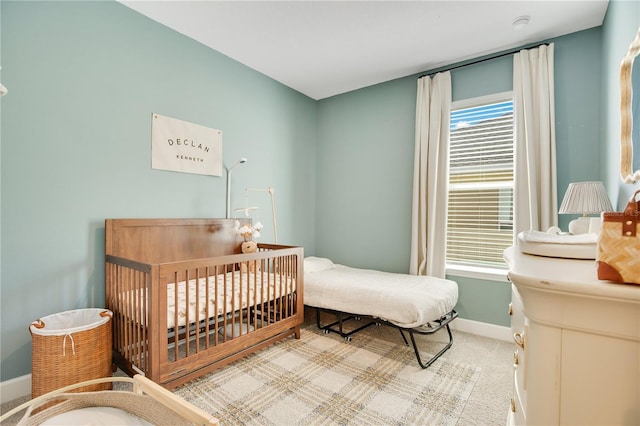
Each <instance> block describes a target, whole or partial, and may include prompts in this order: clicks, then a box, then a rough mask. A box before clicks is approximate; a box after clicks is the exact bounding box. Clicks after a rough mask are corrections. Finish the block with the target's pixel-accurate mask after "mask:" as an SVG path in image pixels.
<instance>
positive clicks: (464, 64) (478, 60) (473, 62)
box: [418, 43, 549, 78]
mask: <svg viewBox="0 0 640 426" xmlns="http://www.w3.org/2000/svg"><path fill="white" fill-rule="evenodd" d="M544 45H547V46H548V45H549V43H537V44H531V45H525V46H522V47H518V48H514V49H511V50H507V51H504V52H501V53H497V54H495V55H492V56H487V57H484V58H482V59H476V60H471V62H466V63H462V64H460V65H454V66H452V67H449V68H446V67H443V68H440V69H438V68H436V70H437V71H435V70H434V71H431V72H428V73H426V74H422V75H421V76H420V77H418V78H422V77H427V76H432V75H435V74H438V73H439V72H444V71H451V70H455V69H458V68H464V67H467V66H469V65H475V64H479V63H481V62H486V61H491V60H493V59H498V58H502V57H504V56H509V55H513V54H514V53H518V52H520V51H521V50H525V49H535V48H538V47H540V46H544Z"/></svg>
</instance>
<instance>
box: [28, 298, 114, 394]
mask: <svg viewBox="0 0 640 426" xmlns="http://www.w3.org/2000/svg"><path fill="white" fill-rule="evenodd" d="M112 316H113V313H112V312H111V311H109V310H105V309H78V310H74V311H66V312H61V313H58V314H53V315H49V316H47V317H43V318H41V319H39V320H36V321H34V322H33V323H31V325H30V326H29V331H30V333H31V339H32V350H31V352H32V359H31V397H32V398H36V397H38V396H40V395H43V394H45V393H47V392H50V391H52V390H55V389H59V388H61V387H63V386H67V385H72V384H75V383H79V382H83V381H86V380H91V379H99V378H103V377H111V375H112V371H113V370H112V366H111V338H112V337H111V325H112V324H111V318H112ZM109 389H111V383H100V384H97V385H92V386H87V387H82V388H79V389H77V390H75V391H74V392H87V391H101V390H109Z"/></svg>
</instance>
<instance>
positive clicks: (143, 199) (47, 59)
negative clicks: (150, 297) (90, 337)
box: [0, 1, 317, 380]
mask: <svg viewBox="0 0 640 426" xmlns="http://www.w3.org/2000/svg"><path fill="white" fill-rule="evenodd" d="M1 7H2V9H1V11H2V16H1V18H2V22H1V24H2V39H1V42H2V46H1V47H2V64H1V65H2V80H1V81H2V83H3V84H4V85H5V86H6V87H7V88H8V90H9V94H8V95H7V96H4V97H3V98H2V101H1V103H2V129H1V131H2V133H1V137H2V157H1V158H2V169H1V173H2V174H1V176H2V181H1V184H2V217H1V219H2V281H1V286H2V292H1V298H2V300H1V313H0V315H1V345H0V346H1V351H2V352H1V354H2V355H1V359H0V361H1V377H0V380H7V379H11V378H13V377H17V376H21V375H24V374H27V373H29V372H30V368H31V364H30V359H31V346H30V344H31V337H30V335H29V333H28V325H29V324H30V323H31V322H32V321H34V320H36V319H37V318H39V317H41V316H45V315H48V314H51V313H55V312H61V311H64V310H69V309H76V308H85V307H102V306H104V266H103V265H104V248H103V247H104V219H105V218H116V217H224V215H225V200H226V195H225V193H226V178H225V176H224V173H223V176H222V177H213V176H202V175H194V174H183V173H175V172H168V171H162V170H154V169H151V135H150V133H151V113H152V112H156V113H159V114H162V115H166V116H169V117H174V118H179V119H182V120H187V121H190V122H194V123H197V124H201V125H204V126H208V127H212V128H215V129H220V130H222V131H223V162H224V164H226V165H233V164H235V162H236V161H237V160H238V158H240V157H247V158H248V162H247V163H246V164H243V165H242V166H239V167H238V168H236V169H235V170H234V172H233V180H232V184H233V188H232V193H233V198H232V205H233V206H232V207H233V208H235V207H241V206H246V204H247V201H246V199H245V196H244V194H245V191H244V188H246V187H254V188H267V187H269V186H273V187H274V188H275V200H276V208H277V214H278V239H279V242H281V243H284V244H296V245H303V246H305V247H309V248H310V249H312V248H313V241H314V229H313V223H314V221H315V160H314V158H315V146H316V138H317V129H316V126H317V102H316V101H315V100H312V99H310V98H308V97H306V96H303V95H301V94H300V93H298V92H296V91H293V90H291V89H289V88H287V87H285V86H283V85H281V84H279V83H277V82H275V81H274V80H272V79H269V78H267V77H265V76H264V75H262V74H259V73H257V72H255V71H253V70H251V69H249V68H247V67H245V66H243V65H241V64H239V63H237V62H234V61H232V60H230V59H229V58H228V57H225V56H223V55H222V54H219V53H217V52H215V51H213V50H211V49H209V48H207V47H205V46H203V45H201V44H199V43H196V42H194V41H193V40H191V39H189V38H186V37H184V36H182V35H180V34H178V33H176V32H174V31H172V30H169V29H168V28H166V27H164V26H162V25H160V24H158V23H156V22H154V21H152V20H150V19H148V18H146V17H144V16H142V15H140V14H138V13H137V12H134V11H133V10H131V9H129V8H127V7H125V6H123V5H121V4H119V3H117V2H103V1H97V2H48V1H47V2H13V1H2V2H1ZM249 202H250V203H251V205H262V206H264V208H261V210H260V211H261V212H262V213H261V214H262V217H261V220H262V222H263V223H264V224H265V226H266V228H265V231H264V235H263V237H262V238H261V240H262V241H266V242H270V241H271V242H272V241H273V237H272V235H273V234H272V232H273V230H272V229H271V228H272V227H271V226H269V225H270V224H271V208H270V203H269V196H268V194H267V193H255V192H252V193H250V194H249Z"/></svg>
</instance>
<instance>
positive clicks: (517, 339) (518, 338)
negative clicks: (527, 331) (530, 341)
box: [513, 333, 524, 349]
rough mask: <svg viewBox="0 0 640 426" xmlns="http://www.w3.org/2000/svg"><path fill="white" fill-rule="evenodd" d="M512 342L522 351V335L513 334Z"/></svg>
mask: <svg viewBox="0 0 640 426" xmlns="http://www.w3.org/2000/svg"><path fill="white" fill-rule="evenodd" d="M513 341H514V342H516V345H518V346H520V347H521V348H522V349H524V334H522V333H513Z"/></svg>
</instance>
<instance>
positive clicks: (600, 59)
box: [316, 1, 639, 326]
mask: <svg viewBox="0 0 640 426" xmlns="http://www.w3.org/2000/svg"><path fill="white" fill-rule="evenodd" d="M609 8H610V9H611V10H610V12H609V13H608V15H607V20H606V22H605V25H604V26H603V27H598V28H593V29H589V30H585V31H581V32H577V33H573V34H569V35H566V36H563V37H558V38H555V39H552V40H548V41H550V42H553V43H554V45H555V113H556V144H557V170H558V203H560V202H561V201H562V197H563V195H564V192H565V190H566V188H567V186H568V185H569V183H571V182H575V181H583V180H604V181H605V182H607V183H608V185H609V187H610V188H614V189H615V191H614V193H612V202H614V203H615V199H616V198H617V197H616V195H617V191H618V183H617V182H619V179H618V178H617V175H616V176H612V174H613V172H612V171H610V170H609V169H614V167H613V166H611V165H609V164H608V163H607V162H606V161H605V160H603V159H604V158H607V157H606V156H605V155H604V154H605V153H606V154H607V155H609V156H610V155H611V154H610V153H611V152H612V151H615V150H616V149H618V147H617V145H616V144H615V140H616V139H615V138H613V137H609V138H605V139H603V138H602V135H601V129H602V126H603V124H602V121H603V120H604V119H606V114H608V113H609V112H610V111H615V110H616V108H617V107H618V106H617V101H615V102H614V101H613V100H612V99H611V98H612V97H613V96H612V95H611V94H610V93H607V92H606V91H603V88H602V87H603V84H604V85H605V86H606V87H609V86H611V87H612V89H611V93H613V94H615V95H617V93H618V92H617V88H616V89H615V90H614V89H613V87H614V85H615V84H617V75H616V74H615V73H612V74H607V73H604V72H603V66H601V64H604V68H605V69H607V68H617V66H619V63H620V59H621V58H622V55H623V53H622V51H621V49H620V48H619V46H612V45H613V44H615V43H609V42H608V41H607V40H608V38H615V39H616V40H617V39H618V38H619V39H621V41H620V42H621V43H622V42H623V43H622V44H623V45H624V50H626V48H627V47H628V44H629V42H630V41H631V40H632V38H633V34H635V32H634V31H635V30H637V28H638V24H639V19H638V3H637V2H626V1H624V2H623V1H612V2H611V3H610V6H609ZM612 14H613V16H611V15H612ZM634 28H635V29H634ZM609 34H611V35H609ZM619 34H622V35H621V36H620V35H619ZM607 35H609V36H607ZM611 50H614V53H610V52H611ZM435 71H438V70H431V71H429V73H431V72H435ZM512 72H513V62H512V58H511V57H503V58H497V59H495V60H490V61H487V62H482V63H479V64H474V65H469V66H466V67H463V68H458V69H455V70H453V71H452V77H451V78H452V91H453V100H454V101H455V100H460V99H466V98H473V97H477V96H483V95H487V94H491V93H497V92H501V91H507V90H511V89H512V80H513V78H512ZM419 76H420V75H413V76H409V77H406V78H402V79H397V80H393V81H389V82H386V83H383V84H379V85H376V86H372V87H368V88H365V89H362V90H358V91H354V92H351V93H347V94H343V95H339V96H335V97H332V98H328V99H324V100H321V101H320V102H319V109H318V147H317V155H318V163H317V170H318V175H317V184H318V194H317V200H316V201H317V222H316V255H318V256H328V257H331V258H333V259H334V261H336V262H339V263H345V264H349V265H353V266H359V267H370V268H377V269H383V270H388V271H392V272H407V271H408V269H409V253H410V240H411V239H410V232H411V196H412V176H413V150H414V125H415V124H414V123H415V99H416V80H417V78H418V77H419ZM603 115H605V116H603ZM617 125H618V124H617V122H616V123H615V125H613V127H614V128H615V126H617ZM615 131H616V132H617V128H616V129H615ZM612 132H613V130H612ZM615 155H619V154H615ZM615 161H616V162H614V164H615V167H618V166H617V164H618V163H617V161H618V159H617V158H616V159H615ZM616 179H617V180H616ZM620 191H621V192H628V193H629V194H630V190H629V189H628V188H624V189H621V190H620ZM626 198H628V196H627V197H626ZM574 218H575V216H570V215H569V216H567V215H561V216H560V217H559V224H560V226H561V227H562V228H564V229H566V228H567V225H568V223H569V221H570V220H572V219H574ZM449 278H451V279H454V280H456V281H458V283H459V291H460V296H459V303H458V306H457V307H456V309H457V310H458V312H459V313H460V316H461V317H463V318H467V319H472V320H476V321H482V322H488V323H492V324H497V325H505V326H506V325H509V317H508V315H507V309H506V305H507V303H508V301H509V300H510V286H509V284H508V283H506V282H496V281H490V280H480V279H473V278H467V277H455V276H450V277H449Z"/></svg>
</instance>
